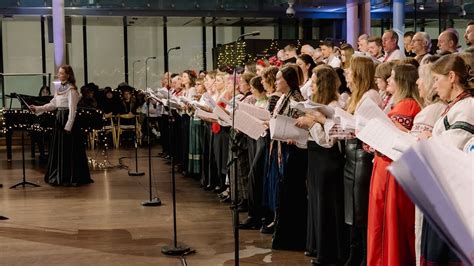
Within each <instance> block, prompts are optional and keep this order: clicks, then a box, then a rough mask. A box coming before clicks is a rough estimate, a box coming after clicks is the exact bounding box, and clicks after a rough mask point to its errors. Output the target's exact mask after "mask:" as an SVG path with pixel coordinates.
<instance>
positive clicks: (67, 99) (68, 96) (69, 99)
mask: <svg viewBox="0 0 474 266" xmlns="http://www.w3.org/2000/svg"><path fill="white" fill-rule="evenodd" d="M80 99H81V96H80V95H79V92H78V91H77V89H71V86H69V88H68V89H67V90H65V91H63V92H59V91H56V92H55V93H54V98H53V99H52V100H51V102H49V103H47V104H45V105H43V106H38V107H37V108H36V114H37V115H40V114H42V113H44V112H47V111H54V110H56V109H57V108H68V109H69V115H68V118H67V122H66V125H65V126H64V130H66V131H71V129H72V126H73V124H74V119H75V118H76V109H77V103H78V102H79V100H80Z"/></svg>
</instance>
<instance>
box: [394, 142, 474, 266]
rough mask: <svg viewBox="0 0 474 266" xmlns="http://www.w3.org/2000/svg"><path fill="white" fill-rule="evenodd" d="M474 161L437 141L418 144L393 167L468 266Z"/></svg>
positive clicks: (473, 233)
mask: <svg viewBox="0 0 474 266" xmlns="http://www.w3.org/2000/svg"><path fill="white" fill-rule="evenodd" d="M473 158H474V157H472V156H470V155H468V154H465V153H463V152H462V151H460V150H458V149H456V148H454V147H451V146H450V145H449V144H446V143H443V142H441V141H440V140H439V139H436V137H435V138H433V139H431V140H430V141H422V142H420V143H417V144H416V145H414V146H413V147H411V148H410V149H409V150H407V151H406V152H405V153H404V154H403V155H402V157H401V158H400V159H399V160H398V161H396V162H394V163H392V165H391V166H390V167H389V170H390V171H391V172H392V173H393V174H394V176H395V177H396V179H397V181H398V182H399V184H400V185H401V186H402V187H403V188H404V190H405V191H406V192H407V194H408V195H409V196H410V198H412V200H413V201H414V202H415V203H416V204H417V205H418V206H419V207H420V209H421V210H422V211H423V212H424V214H425V217H427V219H428V221H430V223H431V224H432V225H433V226H434V228H435V229H436V230H437V231H438V233H439V234H440V235H441V236H442V237H443V238H444V239H445V240H446V242H447V243H448V245H450V246H451V247H452V248H453V250H454V251H455V252H456V254H457V255H458V256H459V257H460V258H461V260H463V262H464V264H466V265H471V264H473V263H474V259H472V256H471V254H473V252H474V240H473V239H474V205H473V204H472V203H473V192H474V176H473V174H474V172H473V164H472V162H473Z"/></svg>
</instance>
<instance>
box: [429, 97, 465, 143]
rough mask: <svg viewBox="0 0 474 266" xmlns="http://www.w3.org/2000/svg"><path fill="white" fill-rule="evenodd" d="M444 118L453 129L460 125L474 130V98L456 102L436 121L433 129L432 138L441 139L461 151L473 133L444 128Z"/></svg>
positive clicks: (459, 129)
mask: <svg viewBox="0 0 474 266" xmlns="http://www.w3.org/2000/svg"><path fill="white" fill-rule="evenodd" d="M445 118H446V119H447V121H446V122H447V123H448V124H449V125H450V126H451V127H454V126H455V125H459V124H460V123H462V124H463V126H464V127H465V128H466V129H470V130H473V129H474V98H473V97H468V98H465V99H462V100H460V101H459V102H457V103H456V104H455V105H454V106H453V107H451V109H450V110H449V111H448V113H447V114H445V115H443V116H442V117H441V118H439V119H438V121H436V123H435V125H434V127H433V133H432V134H433V138H442V139H443V140H444V141H446V143H450V144H452V145H453V146H454V147H456V148H458V149H460V150H462V149H464V147H465V146H466V143H467V142H468V141H469V140H470V139H471V138H472V137H473V135H474V134H473V133H471V132H472V131H471V132H469V131H468V130H465V129H462V128H456V127H455V128H450V129H449V130H447V129H446V127H445Z"/></svg>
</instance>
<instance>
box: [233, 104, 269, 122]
mask: <svg viewBox="0 0 474 266" xmlns="http://www.w3.org/2000/svg"><path fill="white" fill-rule="evenodd" d="M238 106H239V107H238V109H239V110H241V111H244V112H246V113H248V114H251V115H252V116H253V117H255V118H257V119H259V120H262V121H269V120H270V118H271V115H270V112H269V111H268V110H265V109H263V108H259V107H257V106H255V105H252V104H248V103H243V102H238Z"/></svg>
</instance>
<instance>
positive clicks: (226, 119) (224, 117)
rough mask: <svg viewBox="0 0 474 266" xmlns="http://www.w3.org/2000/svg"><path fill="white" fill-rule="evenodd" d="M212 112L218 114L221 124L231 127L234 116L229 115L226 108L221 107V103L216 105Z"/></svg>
mask: <svg viewBox="0 0 474 266" xmlns="http://www.w3.org/2000/svg"><path fill="white" fill-rule="evenodd" d="M212 112H213V113H214V114H216V115H217V117H218V118H219V119H218V122H219V124H220V125H221V126H224V127H229V126H230V125H232V117H230V115H228V114H227V113H226V112H225V111H224V109H223V108H222V107H220V106H219V105H217V106H216V107H214V109H213V110H212Z"/></svg>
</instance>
